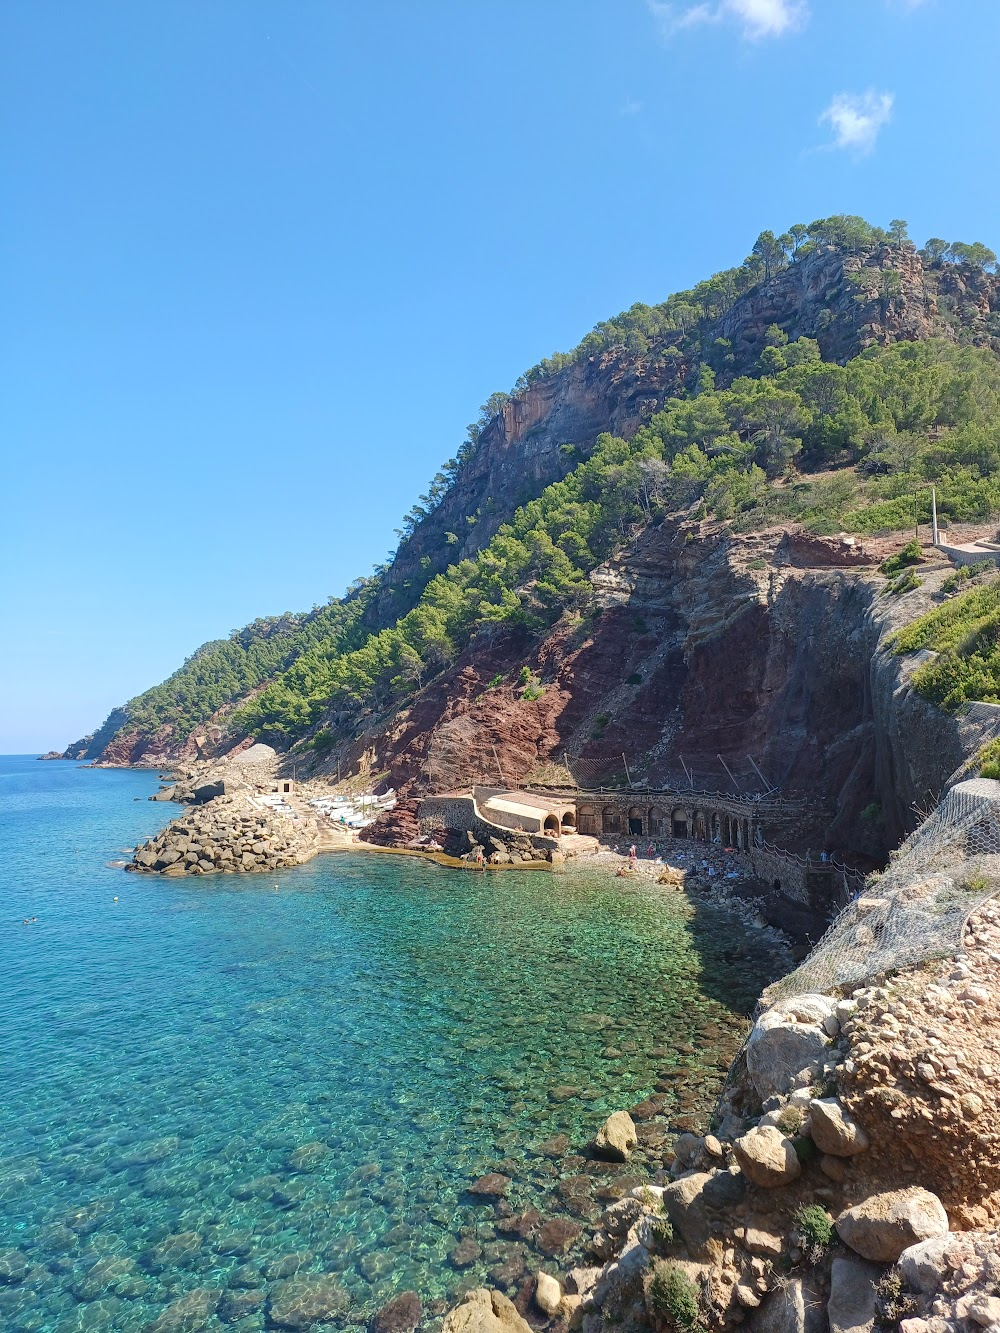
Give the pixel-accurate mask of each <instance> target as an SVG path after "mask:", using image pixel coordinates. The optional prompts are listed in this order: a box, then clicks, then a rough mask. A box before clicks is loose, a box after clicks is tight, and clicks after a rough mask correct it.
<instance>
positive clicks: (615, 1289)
mask: <svg viewBox="0 0 1000 1333" xmlns="http://www.w3.org/2000/svg"><path fill="white" fill-rule="evenodd" d="M964 944H965V948H964V950H963V951H962V952H961V953H960V954H959V956H958V957H957V958H954V959H951V960H948V961H947V962H945V963H940V962H936V963H929V964H925V965H923V966H922V967H919V968H911V969H909V970H908V971H906V972H903V973H900V974H899V975H898V976H896V977H894V978H892V979H891V980H885V981H884V982H883V984H881V985H870V986H862V987H859V988H857V989H855V990H854V991H853V992H851V993H849V994H846V995H841V996H840V997H837V996H831V995H824V994H806V995H799V996H796V997H794V998H791V999H785V1000H782V1001H779V1002H778V1003H776V1004H774V1005H773V1006H772V1007H771V1008H769V1009H767V1010H765V1012H764V1013H762V1014H761V1015H760V1017H759V1018H758V1019H757V1021H756V1023H755V1024H754V1027H753V1029H752V1030H751V1033H750V1035H749V1037H748V1039H747V1042H746V1044H745V1046H744V1049H743V1051H742V1053H741V1055H740V1057H739V1059H738V1060H737V1062H736V1064H735V1065H734V1066H733V1069H732V1071H731V1074H730V1079H729V1083H728V1085H727V1088H726V1091H725V1093H724V1095H723V1098H722V1100H721V1102H720V1104H719V1106H718V1108H717V1111H716V1114H715V1117H714V1119H713V1132H710V1133H707V1134H704V1135H700V1134H695V1133H682V1134H681V1135H680V1136H679V1137H678V1138H677V1139H676V1140H675V1141H674V1143H673V1154H672V1160H670V1158H668V1159H667V1160H668V1161H669V1165H668V1166H666V1167H665V1169H664V1170H662V1171H659V1172H657V1173H655V1174H654V1175H653V1176H652V1178H651V1179H650V1181H649V1183H648V1184H646V1185H637V1186H636V1187H635V1188H633V1189H632V1190H631V1192H630V1193H629V1194H628V1195H627V1196H626V1197H624V1198H621V1199H620V1200H618V1201H616V1202H614V1203H612V1204H611V1205H610V1207H608V1208H607V1209H606V1210H605V1212H604V1213H603V1215H602V1216H601V1218H600V1219H599V1221H598V1223H597V1229H596V1231H594V1232H593V1233H592V1234H591V1235H590V1237H589V1239H588V1241H587V1248H586V1253H585V1258H584V1260H583V1262H582V1263H580V1264H578V1265H577V1266H576V1267H575V1268H573V1269H571V1270H570V1271H569V1272H568V1273H567V1272H563V1273H561V1274H558V1275H557V1276H553V1271H554V1270H551V1269H549V1271H546V1268H545V1266H542V1267H541V1268H540V1269H539V1271H538V1273H537V1274H536V1275H535V1277H534V1278H532V1279H530V1280H529V1281H528V1282H526V1283H525V1284H524V1285H523V1286H522V1288H521V1290H520V1291H519V1292H518V1293H517V1295H516V1297H515V1300H514V1303H513V1305H510V1303H506V1304H505V1303H504V1301H503V1299H502V1297H500V1295H499V1293H496V1292H493V1293H484V1292H482V1291H477V1292H473V1293H471V1295H470V1296H468V1297H467V1298H466V1300H465V1301H464V1302H463V1303H462V1304H461V1305H459V1306H458V1307H456V1309H455V1310H453V1311H452V1312H451V1313H450V1314H449V1315H448V1317H447V1319H446V1321H445V1328H444V1333H470V1330H474V1333H499V1330H500V1329H501V1328H504V1329H506V1330H507V1331H508V1333H525V1330H526V1329H527V1327H528V1325H527V1324H526V1323H525V1318H526V1317H527V1318H530V1319H531V1321H532V1323H534V1324H535V1326H536V1327H537V1325H538V1323H539V1322H540V1321H543V1320H550V1321H552V1327H554V1328H556V1327H562V1328H568V1329H577V1328H579V1329H580V1330H581V1333H611V1330H619V1329H621V1328H623V1327H624V1328H626V1329H628V1330H631V1331H632V1333H639V1331H640V1330H646V1329H650V1330H653V1331H654V1333H666V1331H667V1330H675V1329H679V1328H680V1329H694V1328H702V1329H712V1330H724V1329H728V1328H731V1327H735V1326H736V1325H740V1326H742V1327H743V1328H746V1329H748V1330H751V1331H752V1333H822V1330H826V1329H827V1328H829V1329H830V1330H831V1333H844V1331H846V1330H855V1329H856V1330H859V1331H860V1330H872V1329H874V1328H876V1327H877V1328H879V1329H885V1330H888V1329H899V1330H900V1333H977V1331H978V1330H980V1329H983V1328H989V1329H995V1328H998V1327H1000V1238H998V1235H997V1232H996V1230H991V1229H989V1228H995V1227H996V1222H997V1218H998V1216H1000V1158H998V1151H1000V1121H998V1114H1000V1113H998V1110H997V1107H998V1105H1000V1013H998V1012H997V1011H996V1006H997V1004H998V999H997V996H998V986H997V981H998V980H1000V909H998V908H997V907H995V906H993V905H987V906H986V907H985V908H983V909H981V910H980V911H979V912H978V913H977V914H976V916H975V917H974V918H973V919H972V920H971V921H970V923H969V925H968V927H967V930H966V935H965V941H964ZM635 1129H636V1126H635V1125H634V1124H633V1123H632V1121H631V1118H630V1117H629V1116H628V1115H627V1114H626V1113H622V1112H620V1113H617V1114H616V1116H615V1117H612V1119H611V1120H610V1121H609V1122H608V1124H607V1125H606V1126H605V1128H604V1129H603V1130H602V1131H601V1132H600V1133H599V1134H598V1137H597V1140H596V1146H597V1147H598V1148H599V1149H601V1148H603V1149H604V1151H607V1146H608V1143H609V1140H613V1141H614V1144H615V1146H616V1155H618V1156H620V1157H628V1156H629V1154H630V1152H631V1150H632V1146H633V1145H634V1143H635ZM640 1129H641V1126H640Z"/></svg>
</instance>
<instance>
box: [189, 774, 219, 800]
mask: <svg viewBox="0 0 1000 1333" xmlns="http://www.w3.org/2000/svg"><path fill="white" fill-rule="evenodd" d="M225 794H226V784H225V782H224V781H222V779H221V778H220V780H219V781H218V782H203V783H202V784H201V786H200V787H195V789H194V792H193V793H192V797H193V800H194V803H195V805H204V804H205V803H206V802H207V801H214V800H215V798H216V796H225Z"/></svg>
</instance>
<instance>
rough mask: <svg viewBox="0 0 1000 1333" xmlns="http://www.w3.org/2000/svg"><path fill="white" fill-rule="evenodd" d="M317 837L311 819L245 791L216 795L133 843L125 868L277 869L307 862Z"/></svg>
mask: <svg viewBox="0 0 1000 1333" xmlns="http://www.w3.org/2000/svg"><path fill="white" fill-rule="evenodd" d="M316 838H317V827H316V823H315V821H311V820H309V819H308V818H304V817H300V818H295V817H289V816H283V815H280V814H275V813H274V812H272V811H270V810H268V809H266V808H262V807H259V806H257V805H255V804H254V803H253V801H252V800H251V799H250V798H249V797H246V796H243V795H236V796H220V797H217V798H216V799H215V800H213V801H212V802H211V804H209V805H206V806H204V807H199V808H195V809H193V810H190V811H188V812H187V813H185V814H183V815H182V816H181V817H180V818H179V819H175V820H173V821H172V822H171V823H170V824H168V825H167V827H166V828H165V829H164V830H163V831H162V832H161V833H159V834H157V836H156V837H155V838H150V839H148V840H147V841H146V842H145V843H143V844H142V846H141V847H138V848H136V851H135V853H134V855H133V857H132V860H131V862H130V863H129V865H128V866H126V869H127V870H133V871H138V872H147V873H148V872H154V873H159V874H165V875H208V874H213V873H217V872H220V871H221V872H223V873H233V872H236V871H265V870H277V869H279V868H281V867H285V866H294V865H300V864H301V863H302V862H303V861H307V860H308V859H309V858H310V857H311V856H312V855H313V854H314V852H315V843H316Z"/></svg>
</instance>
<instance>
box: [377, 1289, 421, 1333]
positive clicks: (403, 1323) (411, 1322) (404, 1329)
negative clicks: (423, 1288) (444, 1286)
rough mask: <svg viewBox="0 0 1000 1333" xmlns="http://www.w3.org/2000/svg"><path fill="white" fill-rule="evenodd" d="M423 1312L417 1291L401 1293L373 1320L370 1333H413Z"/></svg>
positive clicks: (384, 1306)
mask: <svg viewBox="0 0 1000 1333" xmlns="http://www.w3.org/2000/svg"><path fill="white" fill-rule="evenodd" d="M422 1316H423V1311H422V1309H421V1306H420V1297H419V1296H418V1295H417V1293H416V1292H415V1291H401V1292H400V1293H399V1295H398V1296H394V1297H393V1298H392V1300H391V1301H389V1303H388V1304H387V1305H383V1306H382V1308H381V1310H379V1312H378V1313H377V1314H376V1315H375V1316H374V1317H373V1318H372V1321H371V1323H370V1324H369V1326H368V1327H369V1329H370V1333H413V1330H414V1329H415V1328H416V1327H417V1325H418V1324H419V1323H420V1320H421V1318H422Z"/></svg>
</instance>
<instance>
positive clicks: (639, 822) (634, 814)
mask: <svg viewBox="0 0 1000 1333" xmlns="http://www.w3.org/2000/svg"><path fill="white" fill-rule="evenodd" d="M645 831H646V821H645V820H644V819H643V817H642V811H641V810H640V809H639V807H638V806H637V805H634V806H632V808H631V810H629V812H628V833H629V837H630V838H641V837H642V835H643V834H644V833H645Z"/></svg>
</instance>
